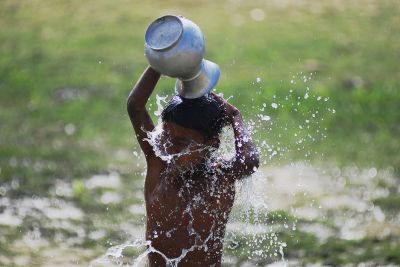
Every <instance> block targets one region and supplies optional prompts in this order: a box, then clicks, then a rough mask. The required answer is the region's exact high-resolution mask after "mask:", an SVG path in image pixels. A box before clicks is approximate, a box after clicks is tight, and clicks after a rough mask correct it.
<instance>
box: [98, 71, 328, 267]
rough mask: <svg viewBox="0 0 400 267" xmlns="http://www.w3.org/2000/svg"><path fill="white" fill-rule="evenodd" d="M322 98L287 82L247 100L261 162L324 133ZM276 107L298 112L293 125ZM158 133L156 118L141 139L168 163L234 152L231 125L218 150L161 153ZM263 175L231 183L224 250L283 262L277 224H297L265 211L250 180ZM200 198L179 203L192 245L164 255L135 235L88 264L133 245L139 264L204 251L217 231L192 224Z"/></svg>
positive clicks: (307, 151) (163, 144)
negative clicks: (264, 96) (204, 232)
mask: <svg viewBox="0 0 400 267" xmlns="http://www.w3.org/2000/svg"><path fill="white" fill-rule="evenodd" d="M311 80H312V74H311V75H308V76H307V75H303V73H298V74H297V75H294V76H293V77H292V79H291V80H290V84H291V85H292V86H299V85H300V84H307V83H308V82H310V81H311ZM253 84H255V85H257V86H258V89H259V94H261V91H262V90H264V89H263V84H262V78H261V77H257V78H256V83H253ZM166 99H167V97H166V96H165V97H164V96H158V95H157V96H156V103H157V110H156V111H155V112H154V114H155V115H156V116H160V114H161V112H162V109H163V103H166ZM321 100H323V101H321ZM328 100H329V98H328V97H324V96H321V95H315V94H313V93H312V91H311V90H310V87H309V86H305V88H303V89H302V90H300V89H296V90H295V89H294V88H293V89H292V88H290V89H289V91H288V94H287V95H284V96H282V95H281V96H276V95H274V96H273V97H272V99H270V100H269V101H266V102H264V103H262V104H261V106H257V105H253V107H254V108H253V110H250V113H252V114H256V117H255V118H254V117H253V118H252V119H249V120H248V122H247V128H248V129H249V130H250V132H251V133H252V135H253V137H254V139H255V140H254V141H255V142H256V143H257V146H258V148H259V150H260V152H261V157H262V165H264V166H266V165H268V163H269V162H271V160H273V159H277V160H279V159H282V158H284V156H285V154H286V153H291V152H293V151H300V152H304V156H305V157H309V156H310V155H311V154H312V153H313V151H311V148H310V147H309V146H307V142H318V141H320V140H322V139H324V138H326V134H325V132H326V128H323V127H322V126H321V125H320V124H321V122H322V121H323V120H324V118H325V117H324V116H325V115H324V114H325V111H328V112H330V113H334V112H335V110H334V109H332V108H330V107H328V106H327V105H326V104H325V103H326V102H327V101H328ZM305 101H315V103H317V104H315V105H314V107H313V109H312V110H305V109H304V108H303V104H305ZM253 102H255V100H253ZM268 102H269V103H268ZM305 106H310V105H305ZM239 108H240V107H239ZM280 110H290V113H291V114H294V115H295V116H301V117H303V123H302V124H300V125H296V124H295V123H292V124H289V123H288V122H287V121H283V120H281V119H280V118H279V116H277V114H276V112H280ZM289 129H290V130H291V131H289ZM265 132H267V133H268V134H269V135H273V137H274V138H273V140H275V141H272V139H268V138H265V137H266V135H265V134H263V133H265ZM293 132H294V133H293ZM287 133H293V135H294V136H292V137H291V138H288V136H287V135H286V136H285V134H287ZM164 134H165V133H164V131H163V125H162V123H161V121H159V123H158V125H157V126H156V127H155V129H154V130H153V131H152V132H148V133H147V139H146V140H147V141H148V142H149V144H150V145H152V147H153V150H154V152H155V154H156V155H157V156H158V157H159V158H161V159H162V160H163V161H165V162H166V163H168V164H173V163H174V161H175V160H176V159H178V158H179V157H182V156H185V155H188V154H190V153H193V152H194V151H196V152H200V151H204V150H210V155H211V157H210V159H209V160H208V161H207V164H208V166H212V162H213V160H214V159H216V158H223V159H224V160H226V161H228V160H229V159H232V158H233V157H234V156H235V145H234V135H233V130H232V127H231V126H227V127H224V128H223V130H222V132H221V136H220V141H221V146H220V147H219V149H218V150H216V149H213V148H211V147H201V148H197V149H194V148H195V147H197V146H198V144H191V145H189V146H188V147H187V148H186V149H184V150H183V151H180V152H179V153H175V154H171V153H167V150H168V146H170V145H171V143H170V142H169V141H168V139H167V140H164V141H161V139H162V138H163V135H164ZM293 137H294V138H293ZM288 140H289V141H290V140H294V142H292V143H290V142H289V143H288V142H287V141H288ZM180 171H183V172H189V173H193V172H195V171H196V170H195V169H194V168H193V167H192V168H191V169H188V170H180ZM267 179H268V175H267V174H266V172H265V171H264V170H263V168H261V169H260V170H259V171H258V172H257V173H256V174H255V175H253V177H251V178H248V179H244V180H242V181H240V182H238V183H237V185H236V192H238V194H237V195H236V197H235V205H234V206H233V208H232V211H231V215H230V219H229V223H228V224H227V227H226V235H225V239H224V247H225V251H228V254H241V255H245V257H247V258H248V259H250V260H251V259H255V260H257V259H267V258H269V259H271V260H272V261H273V260H280V261H281V262H282V263H283V265H285V266H286V265H287V260H286V259H285V253H284V251H285V249H286V248H287V244H286V243H285V242H283V241H281V240H280V237H279V231H280V230H279V229H280V228H284V229H292V230H295V229H296V228H297V226H296V224H297V220H296V219H294V220H289V219H288V218H285V217H284V216H282V215H279V214H278V215H273V216H270V207H269V205H268V201H266V198H265V196H263V195H262V194H264V192H260V191H258V190H256V188H255V184H254V181H255V180H258V182H257V183H260V181H263V182H264V183H268V181H267ZM216 186H217V184H216V182H215V181H214V182H213V183H212V186H211V188H208V189H209V193H210V195H211V196H213V194H215V195H217V194H218V192H216V191H215V190H216V189H215V188H216ZM186 187H188V188H190V187H193V184H191V182H190V181H188V182H187V183H186ZM214 191H215V192H214ZM184 194H185V192H183V191H180V192H179V193H178V196H177V197H182V196H183V195H184ZM201 204H204V203H202V198H201V197H200V196H196V197H193V199H192V201H191V202H190V204H189V205H188V206H186V207H185V209H184V214H186V215H187V216H189V218H190V219H189V221H188V225H187V231H188V234H189V236H193V237H194V240H195V242H194V244H193V245H192V246H190V247H188V248H184V249H182V251H181V254H180V255H179V256H177V257H174V258H171V257H167V256H166V255H165V254H164V253H162V252H161V251H159V250H157V249H156V248H155V247H154V246H153V244H152V242H151V241H150V240H143V239H138V240H134V241H128V242H126V243H124V244H122V245H118V246H114V247H111V248H110V249H109V250H108V251H107V252H106V253H105V254H104V255H103V256H101V257H100V258H98V259H96V260H94V261H93V262H92V264H91V266H97V265H96V264H106V263H109V262H114V263H117V264H119V263H122V262H123V260H122V259H123V258H124V256H123V251H124V250H125V249H127V248H133V249H135V250H136V251H137V253H136V256H135V257H133V258H132V259H131V261H130V263H127V264H128V266H140V264H143V263H144V261H145V259H146V258H147V256H148V255H149V254H151V253H156V254H158V255H160V256H161V257H162V258H163V259H164V260H165V262H166V263H167V266H178V264H179V262H180V261H181V260H183V259H184V258H185V257H186V256H187V255H188V253H189V252H191V251H194V250H197V249H200V250H204V251H207V250H208V246H207V243H208V241H210V240H211V239H213V238H219V237H215V236H213V231H212V230H211V231H210V234H209V235H208V236H206V237H205V238H204V237H203V238H202V236H201V234H200V233H198V232H197V231H196V229H195V227H194V223H195V219H194V218H195V217H194V216H193V214H192V211H193V209H195V207H198V206H200V205H201ZM274 216H276V217H274ZM214 227H215V225H213V226H212V229H213V228H214ZM175 231H176V228H172V229H169V230H168V231H165V232H164V233H163V232H160V233H159V232H155V233H153V235H154V236H155V237H158V236H159V235H160V234H165V235H166V237H167V238H171V237H172V236H173V235H174V232H175Z"/></svg>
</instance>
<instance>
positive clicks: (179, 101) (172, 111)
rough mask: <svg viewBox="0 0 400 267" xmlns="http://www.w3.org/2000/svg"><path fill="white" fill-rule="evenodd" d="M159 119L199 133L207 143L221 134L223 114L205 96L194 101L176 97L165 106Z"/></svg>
mask: <svg viewBox="0 0 400 267" xmlns="http://www.w3.org/2000/svg"><path fill="white" fill-rule="evenodd" d="M161 119H162V121H164V122H173V123H176V124H178V125H180V126H182V127H185V128H188V129H193V130H196V131H199V132H200V133H202V134H203V136H204V140H205V141H208V140H210V139H211V138H213V137H216V136H218V135H219V133H220V132H221V129H222V127H223V126H224V121H225V112H224V110H223V109H222V108H221V107H220V105H219V103H218V102H217V101H215V100H214V99H213V98H211V97H209V96H207V95H206V96H202V97H199V98H194V99H187V98H183V97H181V96H179V95H176V96H174V97H173V98H172V99H171V100H170V101H169V102H168V103H167V104H166V106H165V108H164V110H163V111H162V113H161Z"/></svg>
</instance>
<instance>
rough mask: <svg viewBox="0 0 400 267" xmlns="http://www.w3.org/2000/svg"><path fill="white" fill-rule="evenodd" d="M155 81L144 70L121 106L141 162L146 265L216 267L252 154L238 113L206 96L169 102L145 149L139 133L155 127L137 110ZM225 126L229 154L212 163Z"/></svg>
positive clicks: (253, 161) (145, 140)
mask: <svg viewBox="0 0 400 267" xmlns="http://www.w3.org/2000/svg"><path fill="white" fill-rule="evenodd" d="M159 78H160V73H158V72H156V71H155V70H154V69H152V68H151V67H148V68H147V69H146V70H145V71H144V73H143V75H142V76H141V78H140V79H139V81H138V82H137V84H136V85H135V86H134V88H133V89H132V91H131V93H130V94H129V97H128V101H127V109H128V114H129V117H130V120H131V122H132V125H133V128H134V130H135V133H136V137H137V140H138V142H139V144H140V147H141V149H142V150H143V152H144V155H145V158H146V163H147V175H146V180H145V185H144V195H145V203H146V212H147V227H146V238H147V239H148V240H150V241H151V247H150V251H151V253H150V254H149V255H148V258H149V265H150V266H179V267H183V266H221V258H222V246H223V239H224V234H225V227H226V223H227V221H228V216H229V212H230V210H231V207H232V205H233V201H234V198H235V180H237V179H241V178H243V177H246V176H249V175H250V174H252V173H253V172H254V171H255V170H256V169H257V168H258V164H259V160H258V153H257V149H256V147H255V146H254V144H253V142H252V139H251V136H250V134H249V133H248V131H247V130H246V129H245V127H244V125H243V121H242V118H241V115H240V112H239V110H238V109H237V108H235V107H234V106H232V105H230V104H229V103H228V102H227V101H226V100H224V99H223V98H221V97H219V96H217V95H216V94H214V93H210V94H209V95H208V96H203V97H200V98H196V99H184V98H182V97H180V96H175V97H173V98H172V100H171V101H170V102H169V103H168V104H167V105H166V107H165V108H164V110H163V112H162V115H161V117H162V129H163V131H162V132H161V134H160V136H158V137H157V142H149V139H148V134H147V133H149V132H151V131H153V130H154V127H155V126H154V124H153V122H152V120H151V118H150V116H149V114H148V112H147V111H146V107H145V105H146V102H147V101H148V98H149V97H150V95H151V93H152V92H153V90H154V88H155V86H156V84H157V82H158V80H159ZM226 123H230V124H231V125H232V127H233V130H234V134H235V148H236V155H235V157H234V158H233V159H232V160H230V161H229V162H226V161H224V160H222V159H219V158H216V157H214V156H212V152H213V151H215V150H216V149H217V148H218V146H219V138H218V135H219V133H220V131H221V128H222V127H223V126H224V124H226ZM150 143H151V144H150Z"/></svg>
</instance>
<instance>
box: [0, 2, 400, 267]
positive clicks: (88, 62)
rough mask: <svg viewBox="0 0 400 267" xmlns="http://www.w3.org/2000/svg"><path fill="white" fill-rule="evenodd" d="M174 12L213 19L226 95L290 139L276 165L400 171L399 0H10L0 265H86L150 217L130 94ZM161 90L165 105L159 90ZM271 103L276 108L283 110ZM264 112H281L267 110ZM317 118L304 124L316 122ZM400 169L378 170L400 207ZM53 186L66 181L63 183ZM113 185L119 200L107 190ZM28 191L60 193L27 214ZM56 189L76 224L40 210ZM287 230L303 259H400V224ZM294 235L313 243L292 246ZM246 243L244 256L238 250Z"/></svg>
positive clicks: (1, 35)
mask: <svg viewBox="0 0 400 267" xmlns="http://www.w3.org/2000/svg"><path fill="white" fill-rule="evenodd" d="M164 14H182V15H184V16H186V17H188V18H190V19H191V20H193V21H194V22H196V23H197V24H198V25H199V26H200V27H201V29H202V31H203V32H204V35H205V38H206V58H207V59H210V60H212V61H214V62H216V63H218V64H219V65H220V68H221V72H222V75H221V79H220V81H219V83H218V85H217V91H218V92H223V93H224V95H225V96H226V97H228V96H233V97H232V98H231V99H230V102H231V103H233V104H234V105H236V106H237V107H238V108H239V109H240V110H242V112H243V114H244V117H245V119H246V120H247V121H250V122H254V123H253V125H254V126H255V128H257V129H256V131H255V132H254V138H255V139H256V141H257V143H258V144H259V145H260V146H261V143H262V142H263V141H266V142H267V143H268V144H269V147H273V149H272V150H274V149H276V148H281V149H279V150H278V155H277V156H275V157H271V151H268V149H265V151H264V150H263V158H265V161H264V167H266V168H267V167H268V166H269V165H274V166H282V165H285V164H290V163H291V162H298V161H304V162H307V163H308V164H311V165H316V166H326V165H335V166H337V167H338V168H339V169H342V168H345V167H346V166H356V167H357V168H358V169H359V170H360V173H361V172H362V171H361V170H363V169H364V168H366V169H369V170H371V168H373V169H374V170H377V173H378V176H379V174H380V170H388V171H389V172H390V173H391V174H392V176H393V177H398V176H399V174H400V153H398V151H399V150H400V142H399V136H400V90H399V87H400V79H399V77H400V65H399V62H400V45H399V44H400V15H399V14H400V4H399V2H398V1H396V0H383V1H378V0H358V1H356V0H352V1H340V0H326V1H311V0H304V1H297V0H293V1H272V0H270V1H267V0H265V1H261V0H259V1H257V0H251V1H242V0H228V1H208V0H201V1H184V0H180V1H127V0H118V1H104V0H97V1H75V0H73V1H47V0H40V1H39V0H38V1H34V0H32V1H11V0H10V1H9V0H3V1H1V2H0V53H1V56H0V198H1V202H0V216H2V217H3V218H2V219H1V218H0V265H1V266H28V265H26V264H25V263H26V261H28V262H29V266H42V265H43V266H45V265H46V264H48V266H52V264H55V263H54V259H55V258H56V259H59V262H58V263H57V264H66V265H65V266H71V265H72V262H73V263H74V264H77V265H78V266H84V265H85V264H87V262H88V261H90V260H91V259H93V258H94V257H96V256H98V255H100V254H102V253H104V251H105V249H106V248H107V247H109V246H111V245H115V244H119V243H122V242H123V241H124V240H125V238H126V236H125V235H124V231H123V230H121V227H113V225H120V223H121V222H129V221H131V222H132V224H133V225H134V224H135V223H136V224H137V225H143V223H144V219H143V218H144V217H143V214H139V215H132V214H131V213H129V214H128V213H127V212H125V211H126V209H127V207H132V206H131V205H141V204H140V203H142V202H141V201H142V197H141V191H140V190H141V189H140V188H141V187H142V179H143V177H142V172H143V170H144V165H143V158H142V157H141V156H140V151H139V150H138V147H137V143H136V140H135V138H134V136H133V132H132V129H131V125H130V122H129V119H128V117H127V114H126V97H127V95H128V93H129V91H130V89H131V87H132V86H133V85H134V83H135V82H136V80H137V79H138V78H139V77H140V75H141V73H142V71H143V70H144V69H145V68H146V66H147V62H146V59H145V57H144V51H143V43H144V40H143V36H144V31H145V29H146V28H147V26H148V24H149V23H151V22H152V21H153V20H154V19H155V18H157V17H159V16H161V15H164ZM308 78H310V79H308ZM173 86H174V80H173V79H171V78H162V80H161V81H160V82H159V84H158V86H157V89H156V91H155V93H156V94H159V95H162V96H165V95H168V96H171V95H172V94H173ZM325 100H327V101H325ZM298 102H300V103H299V104H297V103H298ZM149 103H150V105H149V109H150V110H151V111H152V113H153V111H155V110H156V109H157V106H156V104H155V97H154V96H152V98H151V100H150V102H149ZM272 103H277V104H278V105H279V107H278V108H277V109H275V108H272V107H271V104H272ZM263 107H264V109H263ZM261 109H262V111H261ZM316 111H317V114H316V113H315V112H316ZM260 114H265V115H268V116H270V117H271V120H270V121H268V122H262V121H261V120H258V118H259V117H258V115H260ZM313 114H314V115H315V114H316V115H317V116H316V117H314V116H313ZM313 118H314V120H313V121H311V123H309V127H307V124H308V122H305V120H312V119H313ZM154 119H155V120H156V117H155V116H154ZM299 126H304V127H299ZM300 137H301V138H300ZM299 138H300V139H299ZM299 140H301V142H299ZM133 151H134V153H133ZM115 173H117V174H118V177H119V179H120V180H121V183H122V184H123V185H124V186H121V187H120V188H119V189H117V190H114V191H112V190H110V189H104V188H102V187H99V188H95V189H93V190H92V189H90V186H88V184H87V180H88V179H89V178H90V177H93V175H98V174H102V175H110V174H115ZM375 176H376V175H375ZM375 176H374V177H375ZM107 177H108V176H107ZM398 182H399V179H398V178H396V179H395V180H394V181H393V183H392V184H390V185H388V184H387V183H385V182H384V181H381V180H379V181H377V182H376V183H375V184H374V185H375V186H376V188H379V190H386V191H385V192H388V193H387V194H385V195H384V197H380V198H378V199H375V200H374V202H373V203H375V205H377V206H379V207H381V208H382V210H384V211H385V212H386V211H388V212H390V214H398V212H399V210H400V199H399V197H398ZM60 184H61V186H60ZM57 186H60V187H61V188H63V187H65V188H69V189H70V192H69V191H68V190H67V191H68V192H69V193H57V192H56V188H58V187H57ZM367 190H375V188H372V189H371V188H369V189H367ZM376 190H378V189H376ZM115 191H117V192H118V194H119V196H122V199H123V201H119V202H118V201H116V202H113V201H95V200H96V199H97V200H98V199H99V198H101V196H104V193H105V192H109V193H110V192H111V193H115ZM133 192H136V193H133ZM29 199H32V201H33V202H32V203H36V202H35V201H38V200H44V199H45V200H46V201H47V200H48V201H50V202H49V203H50V204H48V205H47V204H43V203H42V204H37V205H36V204H34V205H33V207H31V210H29V212H26V213H23V212H21V210H20V209H18V207H21V205H22V204H21V201H24V200H25V201H28V202H29ZM57 200H60V201H64V202H65V203H72V204H71V205H73V207H74V208H76V209H79V210H81V211H82V216H80V217H79V216H78V217H77V218H76V219H71V222H70V223H71V224H72V227H70V228H68V227H67V228H63V227H61V226H54V224H52V220H51V218H50V219H49V216H47V217H46V216H45V215H43V216H42V215H37V216H36V215H35V212H38V213H40V212H41V209H42V208H43V207H44V206H46V205H47V206H46V207H53V206H57V205H61V204H60V202H57ZM103 200H104V199H103ZM54 201H56V202H54ZM64 202H62V203H64ZM135 203H136V204H135ZM61 206H62V205H61ZM32 210H33V211H32ZM280 212H288V211H280ZM288 213H290V212H288ZM32 214H33V215H32ZM285 214H286V213H285ZM286 215H287V217H290V216H291V215H290V214H286ZM135 216H136V217H135ZM50 217H51V216H50ZM10 218H11V219H10ZM46 218H47V219H46ZM332 218H334V217H332ZM386 218H389V217H386ZM390 218H392V217H390ZM393 218H395V219H393V220H398V218H397V217H396V216H394V217H393ZM396 218H397V219H396ZM58 219H59V218H58ZM13 220H14V221H13ZM288 220H289V219H288ZM393 220H392V222H394V221H393ZM10 221H11V222H14V223H10ZM396 222H397V221H396ZM327 224H329V223H327ZM77 229H83V230H82V231H83V232H84V234H81V235H80V234H79V233H80V232H79V231H78V230H77ZM35 231H36V232H35ZM38 231H39V233H40V234H39V236H40V238H39V239H40V240H42V241H43V240H44V241H43V242H45V243H44V245H43V244H42V243H40V244H41V245H38V246H33V247H32V246H30V245H27V242H26V236H27V235H29V236H30V237H32V235H33V237H35V235H34V233H36V234H37V233H38ZM96 231H97V232H99V231H103V232H102V233H103V235H100V236H101V237H100V238H97V239H96V238H91V237H90V235H89V234H88V233H91V232H95V233H96ZM60 233H61V236H62V237H60ZM297 235H298V236H297ZM36 237H37V236H36ZM70 237H71V238H78V237H79V238H81V241H80V242H75V243H74V242H72V243H71V244H69V243H68V244H69V245H68V244H66V241H65V240H66V239H67V238H70ZM57 238H58V239H57ZM282 238H283V239H285V238H286V239H287V243H288V244H289V246H288V247H287V248H286V250H287V251H288V259H291V258H293V259H299V258H302V260H301V262H300V263H301V264H307V263H313V262H314V263H315V262H317V263H318V262H319V263H321V264H322V263H324V264H332V265H342V264H344V263H350V264H352V263H354V264H356V263H357V262H372V263H374V264H378V263H379V264H389V263H393V264H400V256H399V254H398V251H399V250H400V245H399V239H398V238H399V235H392V234H390V235H386V236H385V238H384V239H379V238H377V237H371V238H368V237H364V238H366V239H360V240H356V241H354V240H352V241H347V240H343V239H340V238H339V239H335V238H333V237H332V238H333V239H332V240H331V239H328V241H327V242H325V243H324V244H325V247H321V246H316V245H313V244H317V243H316V241H315V240H314V239H313V238H314V237H313V236H310V235H309V234H305V233H303V232H299V231H293V232H290V231H289V232H287V231H286V232H285V231H283V233H282ZM286 239H285V240H286ZM294 239H296V240H303V241H304V242H305V243H301V242H300V244H299V243H298V242H297V243H296V244H291V243H290V241H291V240H292V241H293V240H294ZM21 240H22V241H21ZM24 240H25V241H24ZM30 240H36V241H37V240H38V239H37V238H36V239H35V238H30ZM110 240H111V241H110ZM307 240H308V241H307ZM307 242H308V243H307ZM329 242H331V243H329ZM52 244H53V247H63V248H62V249H60V250H59V251H56V252H54V253H55V254H54V255H56V256H54V255H53V256H52V257H51V256H49V255H47V254H46V253H45V252H46V251H48V248H49V247H51V246H52ZM63 245H64V246H63ZM360 249H361V250H362V252H360V253H359V254H357V257H355V256H354V255H355V252H354V251H360ZM60 251H61V252H60ZM76 251H79V253H77V252H76ZM299 251H303V252H302V253H300V252H299ZM350 251H351V252H350ZM396 251H397V252H396ZM57 253H58V254H57ZM235 253H236V252H234V253H233V256H235V255H236V256H237V257H238V258H239V261H238V262H239V263H240V262H241V260H240V259H241V256H240V255H241V254H240V253H236V254H235ZM66 255H67V256H66ZM77 255H78V256H77ZM278 258H279V257H278ZM50 259H52V260H53V263H49V262H51V260H50ZM271 259H272V260H265V261H264V263H263V264H266V263H267V262H268V261H273V259H274V257H273V256H272V257H271ZM24 260H25V261H24ZM244 260H245V258H244V257H243V261H244ZM239 263H235V264H239ZM300 263H298V264H300ZM227 264H228V263H227ZM253 264H256V262H253ZM260 264H261V263H260ZM232 265H234V264H233V263H232Z"/></svg>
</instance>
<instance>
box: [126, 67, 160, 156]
mask: <svg viewBox="0 0 400 267" xmlns="http://www.w3.org/2000/svg"><path fill="white" fill-rule="evenodd" d="M160 76H161V74H160V73H158V72H156V71H155V70H154V69H152V68H151V67H148V68H147V69H146V70H145V71H144V72H143V74H142V76H141V77H140V79H139V80H138V82H137V83H136V84H135V86H134V87H133V89H132V91H131V92H130V93H129V96H128V100H127V110H128V114H129V118H130V120H131V122H132V126H133V128H134V130H135V134H136V138H137V140H138V142H139V145H140V147H141V149H142V150H143V152H144V155H145V156H146V159H147V160H148V159H149V158H150V157H151V156H154V151H153V148H152V147H151V145H150V144H149V143H148V142H147V141H145V140H144V139H145V138H147V134H146V132H148V131H152V130H153V129H154V124H153V121H152V120H151V117H150V115H149V113H148V112H147V110H146V103H147V100H148V99H149V97H150V95H151V93H152V92H153V90H154V88H155V86H156V84H157V82H158V80H159V79H160Z"/></svg>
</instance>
